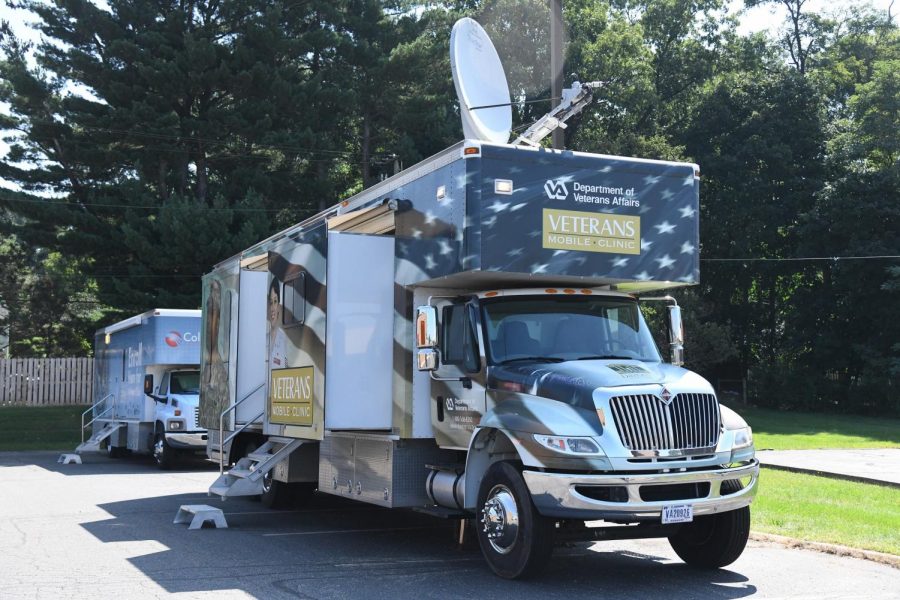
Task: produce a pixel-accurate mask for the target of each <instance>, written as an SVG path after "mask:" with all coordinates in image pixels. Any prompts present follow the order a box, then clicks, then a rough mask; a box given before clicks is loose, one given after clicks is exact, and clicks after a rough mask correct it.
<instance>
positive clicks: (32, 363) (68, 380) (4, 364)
mask: <svg viewBox="0 0 900 600" xmlns="http://www.w3.org/2000/svg"><path fill="white" fill-rule="evenodd" d="M93 384H94V359H93V358H7V359H0V406H67V405H76V404H90V403H91V391H92V388H93Z"/></svg>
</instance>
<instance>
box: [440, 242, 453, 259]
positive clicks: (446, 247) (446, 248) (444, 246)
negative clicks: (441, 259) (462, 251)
mask: <svg viewBox="0 0 900 600" xmlns="http://www.w3.org/2000/svg"><path fill="white" fill-rule="evenodd" d="M438 246H440V247H441V249H440V253H441V255H442V256H445V255H447V254H450V253H451V252H453V246H451V245H450V242H448V241H447V240H438Z"/></svg>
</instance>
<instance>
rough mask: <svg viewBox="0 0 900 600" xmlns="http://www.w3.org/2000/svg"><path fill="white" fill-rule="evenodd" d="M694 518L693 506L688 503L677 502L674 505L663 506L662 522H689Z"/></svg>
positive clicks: (665, 523) (664, 523)
mask: <svg viewBox="0 0 900 600" xmlns="http://www.w3.org/2000/svg"><path fill="white" fill-rule="evenodd" d="M693 520H694V507H693V506H691V505H690V504H677V505H674V506H663V509H662V523H663V525H668V524H669V523H690V522H691V521H693Z"/></svg>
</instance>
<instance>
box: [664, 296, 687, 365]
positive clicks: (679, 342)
mask: <svg viewBox="0 0 900 600" xmlns="http://www.w3.org/2000/svg"><path fill="white" fill-rule="evenodd" d="M666 308H667V309H668V312H669V351H670V352H671V361H670V362H671V363H672V364H673V365H676V366H681V365H683V364H684V324H683V323H682V321H681V307H680V306H677V305H675V306H672V305H670V306H667V307H666Z"/></svg>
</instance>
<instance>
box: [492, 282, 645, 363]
mask: <svg viewBox="0 0 900 600" xmlns="http://www.w3.org/2000/svg"><path fill="white" fill-rule="evenodd" d="M482 306H483V309H482V310H483V311H484V322H485V330H486V337H487V349H486V350H487V354H488V362H489V363H491V364H495V365H496V364H507V363H510V362H515V361H527V360H544V361H552V362H561V361H566V360H590V359H603V358H610V359H613V358H617V359H636V360H642V361H648V362H659V361H660V356H659V351H658V350H657V349H656V344H655V343H654V342H653V338H652V337H651V335H650V332H649V330H648V329H647V325H646V324H645V323H644V319H643V317H642V316H641V312H640V310H639V309H638V305H637V302H634V301H632V300H627V299H619V298H600V297H585V296H578V297H566V296H518V297H516V296H513V297H507V298H500V299H497V300H490V301H485V302H484V303H483V305H482Z"/></svg>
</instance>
